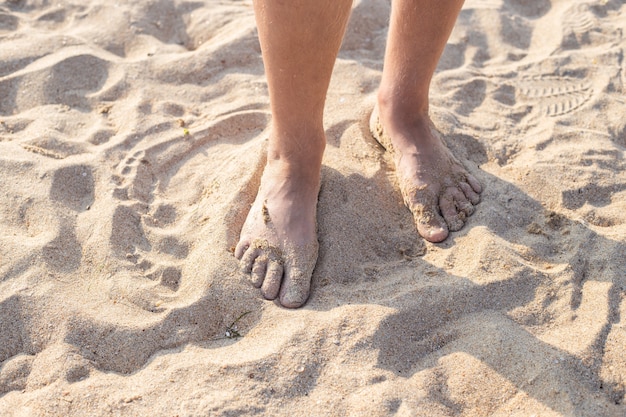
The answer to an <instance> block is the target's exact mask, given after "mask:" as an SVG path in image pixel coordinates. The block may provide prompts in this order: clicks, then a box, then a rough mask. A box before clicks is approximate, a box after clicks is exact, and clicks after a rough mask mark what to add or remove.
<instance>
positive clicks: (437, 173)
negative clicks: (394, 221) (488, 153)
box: [370, 107, 482, 242]
mask: <svg viewBox="0 0 626 417" xmlns="http://www.w3.org/2000/svg"><path fill="white" fill-rule="evenodd" d="M381 119H382V117H379V113H378V107H377V108H376V109H374V112H373V113H372V117H371V118H370V130H371V132H372V134H373V135H374V138H375V139H376V140H377V141H378V142H379V143H380V144H381V145H383V147H385V149H387V150H388V151H389V152H391V154H392V155H393V157H394V161H395V164H396V175H397V176H398V179H399V183H400V191H401V192H402V197H403V198H404V203H405V204H406V206H407V207H408V208H409V209H410V210H411V212H412V213H413V217H414V219H415V223H416V225H417V231H418V233H419V234H420V235H421V236H422V237H423V238H424V239H426V240H428V241H430V242H441V241H443V240H445V239H446V238H447V237H448V235H449V232H450V231H453V232H454V231H457V230H459V229H461V228H462V227H463V226H464V225H465V220H466V219H467V217H469V216H471V215H472V213H473V212H474V206H475V205H476V204H478V202H479V201H480V192H481V191H482V187H481V185H480V183H479V182H478V180H476V178H474V177H473V176H472V175H471V174H470V173H469V172H467V170H466V169H465V168H464V167H463V165H461V163H460V162H459V161H458V160H457V159H456V158H455V157H454V155H452V153H451V152H450V150H449V149H448V147H447V146H446V145H445V143H444V142H443V140H442V139H441V137H440V136H439V133H438V132H437V130H436V128H435V126H434V125H433V124H432V122H431V121H430V119H429V118H428V116H427V115H424V116H421V117H418V118H417V120H416V121H414V122H413V123H412V124H410V125H403V124H402V123H399V122H397V121H394V120H392V118H391V117H390V118H388V119H387V120H381ZM383 125H384V126H385V128H383Z"/></svg>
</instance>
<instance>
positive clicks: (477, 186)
mask: <svg viewBox="0 0 626 417" xmlns="http://www.w3.org/2000/svg"><path fill="white" fill-rule="evenodd" d="M467 182H468V183H469V185H470V186H471V187H472V189H473V190H474V191H476V192H477V193H479V194H480V193H481V192H482V191H483V186H482V185H480V182H478V180H477V179H476V177H474V176H473V175H472V174H469V173H468V174H467Z"/></svg>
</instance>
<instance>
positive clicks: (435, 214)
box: [409, 197, 449, 243]
mask: <svg viewBox="0 0 626 417" xmlns="http://www.w3.org/2000/svg"><path fill="white" fill-rule="evenodd" d="M409 209H410V210H411V212H412V213H413V218H414V219H415V225H416V226H417V232H418V233H419V234H420V236H422V237H423V238H424V239H426V240H427V241H429V242H433V243H437V242H441V241H443V240H445V239H446V238H447V237H448V234H449V231H448V226H447V225H446V222H445V220H444V219H443V218H442V217H441V215H440V214H439V210H438V209H437V200H436V199H435V198H434V197H423V198H416V199H414V200H413V201H412V202H411V203H410V204H409Z"/></svg>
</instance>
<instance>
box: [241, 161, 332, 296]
mask: <svg viewBox="0 0 626 417" xmlns="http://www.w3.org/2000/svg"><path fill="white" fill-rule="evenodd" d="M309 162H310V161H309ZM319 185H320V172H319V168H316V167H313V168H312V169H308V170H307V169H306V167H304V164H293V163H292V164H290V163H286V162H284V161H282V160H278V161H268V164H267V165H266V167H265V170H264V172H263V176H262V177H261V185H260V187H259V192H258V194H257V197H256V199H255V201H254V204H253V205H252V208H251V209H250V212H249V213H248V217H247V218H246V221H245V223H244V225H243V229H242V230H241V236H240V238H239V243H238V244H237V247H236V248H235V257H236V258H237V259H239V260H240V264H241V268H242V269H243V270H244V271H245V272H246V273H249V274H250V277H251V279H252V283H253V284H254V286H256V287H257V288H259V287H260V288H261V293H262V294H263V296H264V297H265V298H267V299H269V300H273V299H275V298H277V297H278V298H279V299H280V303H281V304H282V305H283V306H285V307H289V308H296V307H300V306H301V305H303V304H304V303H305V302H306V300H307V299H308V297H309V291H310V287H311V275H312V273H313V269H314V268H315V263H316V262H317V252H318V246H319V245H318V242H317V223H316V210H317V196H318V193H319Z"/></svg>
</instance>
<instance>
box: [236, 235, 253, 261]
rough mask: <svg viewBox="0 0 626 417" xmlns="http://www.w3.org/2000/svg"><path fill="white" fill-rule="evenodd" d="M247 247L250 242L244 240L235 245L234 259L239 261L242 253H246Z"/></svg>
mask: <svg viewBox="0 0 626 417" xmlns="http://www.w3.org/2000/svg"><path fill="white" fill-rule="evenodd" d="M249 247H250V242H248V241H247V240H244V239H242V240H240V241H239V243H237V246H236V247H235V258H237V259H239V260H241V257H242V256H243V254H244V253H246V251H247V250H248V248H249Z"/></svg>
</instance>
